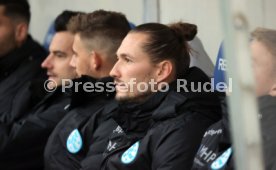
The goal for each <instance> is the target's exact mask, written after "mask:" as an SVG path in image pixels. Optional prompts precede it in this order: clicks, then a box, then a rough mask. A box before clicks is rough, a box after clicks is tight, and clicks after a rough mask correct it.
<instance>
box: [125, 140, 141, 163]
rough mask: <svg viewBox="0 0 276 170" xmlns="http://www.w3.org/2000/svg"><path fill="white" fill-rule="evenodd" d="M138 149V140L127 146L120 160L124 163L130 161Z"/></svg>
mask: <svg viewBox="0 0 276 170" xmlns="http://www.w3.org/2000/svg"><path fill="white" fill-rule="evenodd" d="M138 149H139V142H136V143H134V144H133V145H132V146H131V147H130V148H128V150H126V151H125V152H124V153H123V155H122V157H121V161H122V162H123V163H124V164H129V163H131V162H132V161H133V160H134V159H135V157H136V155H137V152H138Z"/></svg>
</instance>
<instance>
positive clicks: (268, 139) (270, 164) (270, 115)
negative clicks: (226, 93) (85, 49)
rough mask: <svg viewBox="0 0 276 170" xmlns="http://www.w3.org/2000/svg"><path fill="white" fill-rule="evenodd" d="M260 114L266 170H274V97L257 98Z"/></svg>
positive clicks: (275, 104) (275, 105)
mask: <svg viewBox="0 0 276 170" xmlns="http://www.w3.org/2000/svg"><path fill="white" fill-rule="evenodd" d="M258 102H259V108H260V113H261V119H260V120H261V132H262V137H263V152H264V162H265V169H266V170H276V136H275V130H276V123H275V122H276V97H272V96H268V95H266V96H261V97H259V98H258Z"/></svg>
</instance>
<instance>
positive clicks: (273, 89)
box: [269, 84, 276, 97]
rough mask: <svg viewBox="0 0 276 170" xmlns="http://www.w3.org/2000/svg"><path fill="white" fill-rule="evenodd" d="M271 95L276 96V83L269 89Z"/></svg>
mask: <svg viewBox="0 0 276 170" xmlns="http://www.w3.org/2000/svg"><path fill="white" fill-rule="evenodd" d="M269 95H270V96H273V97H275V96H276V84H273V86H272V87H271V89H270V91H269Z"/></svg>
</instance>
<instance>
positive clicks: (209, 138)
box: [192, 100, 234, 170]
mask: <svg viewBox="0 0 276 170" xmlns="http://www.w3.org/2000/svg"><path fill="white" fill-rule="evenodd" d="M222 107H223V118H222V120H220V121H218V122H217V123H215V124H213V125H212V126H210V127H209V128H208V129H207V131H206V132H205V134H204V136H203V139H202V141H201V145H200V148H199V150H198V152H197V154H196V156H195V159H194V163H193V168H192V170H212V169H218V170H230V169H233V168H234V167H233V162H232V160H233V159H232V156H233V153H232V152H233V150H232V143H231V139H230V129H229V125H228V123H229V121H228V112H227V109H226V103H225V100H222Z"/></svg>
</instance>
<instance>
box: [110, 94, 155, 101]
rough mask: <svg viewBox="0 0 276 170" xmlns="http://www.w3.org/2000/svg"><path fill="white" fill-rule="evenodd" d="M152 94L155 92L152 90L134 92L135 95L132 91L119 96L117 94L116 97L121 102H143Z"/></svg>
mask: <svg viewBox="0 0 276 170" xmlns="http://www.w3.org/2000/svg"><path fill="white" fill-rule="evenodd" d="M132 94H133V93H132ZM152 94H153V92H151V91H146V92H138V93H137V94H133V95H131V93H130V94H128V95H126V96H117V95H116V97H115V99H116V100H117V101H118V102H119V103H142V102H144V101H146V100H147V99H148V98H149V97H150V96H151V95H152Z"/></svg>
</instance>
